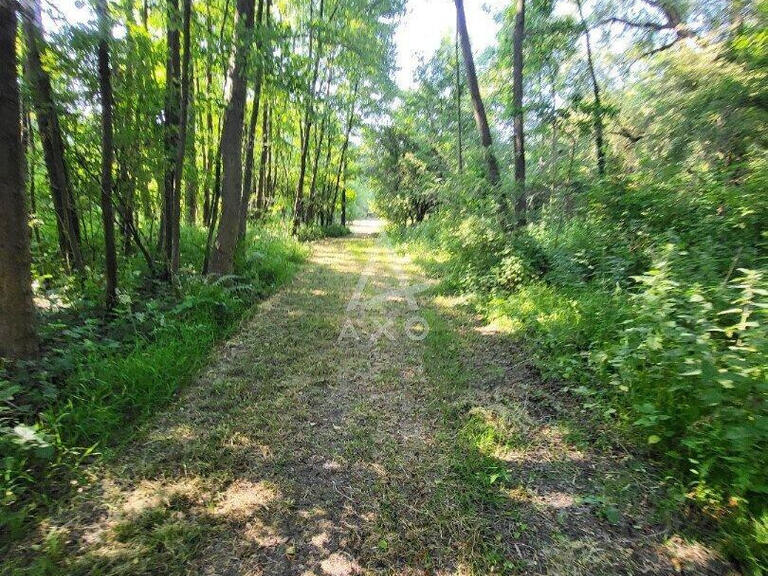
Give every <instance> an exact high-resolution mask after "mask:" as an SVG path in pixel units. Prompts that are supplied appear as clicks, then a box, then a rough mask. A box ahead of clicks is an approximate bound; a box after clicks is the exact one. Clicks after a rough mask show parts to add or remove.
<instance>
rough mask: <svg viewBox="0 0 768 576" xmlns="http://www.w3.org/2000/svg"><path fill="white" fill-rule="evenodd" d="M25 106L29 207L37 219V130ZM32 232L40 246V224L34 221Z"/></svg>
mask: <svg viewBox="0 0 768 576" xmlns="http://www.w3.org/2000/svg"><path fill="white" fill-rule="evenodd" d="M22 108H24V110H23V112H22V114H23V115H24V118H23V124H24V139H23V142H22V149H24V150H26V156H25V160H26V164H25V167H26V174H27V182H28V183H29V209H30V211H31V215H32V218H33V219H35V218H36V215H37V198H36V197H35V167H36V165H35V130H34V128H33V126H32V117H31V115H30V114H29V109H27V108H26V107H24V106H22ZM32 232H33V233H34V235H35V242H36V243H37V245H38V247H39V246H40V226H39V225H38V224H37V223H36V222H33V223H32Z"/></svg>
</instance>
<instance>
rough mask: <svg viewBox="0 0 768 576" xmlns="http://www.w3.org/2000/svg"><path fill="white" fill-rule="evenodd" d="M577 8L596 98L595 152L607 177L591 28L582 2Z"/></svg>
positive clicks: (601, 173)
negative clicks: (590, 34) (590, 36)
mask: <svg viewBox="0 0 768 576" xmlns="http://www.w3.org/2000/svg"><path fill="white" fill-rule="evenodd" d="M576 7H577V8H578V9H579V18H580V19H581V25H582V28H583V30H584V40H585V43H586V47H587V67H588V68H589V78H590V80H592V94H593V95H594V97H595V102H594V110H593V112H592V118H593V125H594V129H595V150H596V152H597V173H598V175H599V176H600V177H603V176H605V145H604V138H603V107H602V104H601V102H600V86H599V85H598V83H597V76H596V75H595V64H594V62H593V61H592V45H591V42H590V39H589V26H587V21H586V19H585V18H584V12H583V11H582V8H581V0H576Z"/></svg>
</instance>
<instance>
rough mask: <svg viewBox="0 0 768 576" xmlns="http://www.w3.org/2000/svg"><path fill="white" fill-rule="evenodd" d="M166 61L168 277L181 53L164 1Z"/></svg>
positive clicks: (174, 7)
mask: <svg viewBox="0 0 768 576" xmlns="http://www.w3.org/2000/svg"><path fill="white" fill-rule="evenodd" d="M167 12H168V14H167V18H168V32H167V34H168V60H167V62H166V67H165V174H164V178H163V214H162V231H161V232H162V236H161V242H160V244H161V246H162V248H163V255H164V258H165V263H164V264H165V266H164V269H165V275H166V277H167V278H169V279H170V278H172V277H173V275H174V273H175V272H176V269H175V268H174V254H175V253H176V252H177V250H178V238H177V236H176V233H177V232H178V223H177V222H175V220H176V214H177V213H178V209H177V205H178V203H179V202H178V195H177V193H176V190H175V188H174V187H175V183H176V171H177V170H178V169H179V166H178V163H177V160H176V159H177V155H178V147H179V123H180V118H179V114H180V112H179V104H180V100H181V79H180V72H181V70H180V68H181V54H180V47H179V2H178V0H167Z"/></svg>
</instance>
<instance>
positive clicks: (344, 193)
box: [341, 160, 347, 226]
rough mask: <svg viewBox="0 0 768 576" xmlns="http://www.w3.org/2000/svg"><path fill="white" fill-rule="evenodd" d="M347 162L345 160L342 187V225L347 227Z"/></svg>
mask: <svg viewBox="0 0 768 576" xmlns="http://www.w3.org/2000/svg"><path fill="white" fill-rule="evenodd" d="M346 171H347V161H346V160H344V173H345V174H344V184H343V186H342V187H341V225H342V226H346V225H347V181H346V180H347V177H346Z"/></svg>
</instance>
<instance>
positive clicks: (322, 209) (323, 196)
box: [318, 130, 333, 226]
mask: <svg viewBox="0 0 768 576" xmlns="http://www.w3.org/2000/svg"><path fill="white" fill-rule="evenodd" d="M326 133H327V134H328V143H327V145H326V147H325V161H324V163H323V170H322V175H323V177H322V192H321V193H320V200H319V202H318V206H319V210H318V215H319V216H320V225H321V226H325V225H326V224H327V222H325V214H326V212H327V210H326V207H327V205H328V197H329V196H330V186H329V185H328V172H329V171H330V169H331V152H332V147H333V131H332V130H327V131H326Z"/></svg>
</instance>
